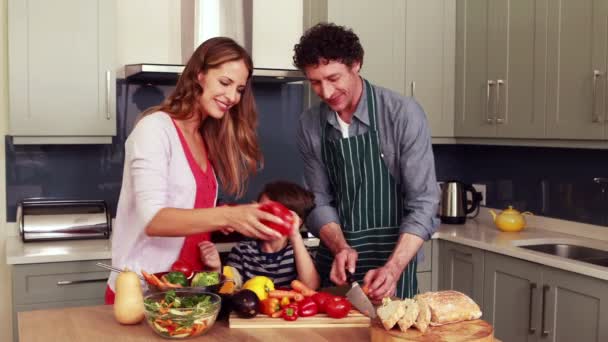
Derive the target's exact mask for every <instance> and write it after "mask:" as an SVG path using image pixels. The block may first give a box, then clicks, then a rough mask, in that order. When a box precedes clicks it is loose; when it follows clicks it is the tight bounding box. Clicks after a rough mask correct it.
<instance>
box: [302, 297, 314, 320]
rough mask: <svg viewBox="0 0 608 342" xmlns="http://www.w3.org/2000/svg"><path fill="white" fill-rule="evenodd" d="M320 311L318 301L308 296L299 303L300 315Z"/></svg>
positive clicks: (309, 314) (303, 315)
mask: <svg viewBox="0 0 608 342" xmlns="http://www.w3.org/2000/svg"><path fill="white" fill-rule="evenodd" d="M317 312H319V308H318V307H317V303H315V301H314V300H312V299H311V298H306V299H304V300H303V301H301V302H299V303H298V315H299V316H300V317H308V316H314V315H316V314H317Z"/></svg>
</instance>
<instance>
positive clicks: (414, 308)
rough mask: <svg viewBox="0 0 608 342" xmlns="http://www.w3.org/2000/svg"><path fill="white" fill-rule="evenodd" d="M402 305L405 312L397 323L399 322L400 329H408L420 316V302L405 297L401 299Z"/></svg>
mask: <svg viewBox="0 0 608 342" xmlns="http://www.w3.org/2000/svg"><path fill="white" fill-rule="evenodd" d="M401 305H402V306H403V310H404V311H405V312H404V314H403V316H401V318H399V321H397V323H398V324H399V329H401V331H406V330H407V329H409V328H410V327H411V326H412V324H414V322H415V321H416V319H417V318H418V303H416V302H415V301H414V300H413V299H404V300H402V301H401Z"/></svg>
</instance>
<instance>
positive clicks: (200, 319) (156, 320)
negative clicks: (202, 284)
mask: <svg viewBox="0 0 608 342" xmlns="http://www.w3.org/2000/svg"><path fill="white" fill-rule="evenodd" d="M218 306H219V303H218V302H215V303H214V301H213V297H212V296H211V295H208V294H200V295H188V296H184V295H182V296H179V295H178V294H177V293H176V292H175V290H169V291H167V292H166V293H165V296H164V298H163V297H159V298H147V299H145V300H144V307H145V309H146V313H147V315H146V316H147V320H148V323H149V324H150V326H151V327H152V328H153V329H154V330H155V331H156V332H157V333H159V334H161V335H163V336H165V337H170V338H183V337H191V336H197V335H200V334H202V333H203V332H204V331H206V330H207V329H208V328H209V327H210V326H211V325H212V324H213V321H214V320H215V315H213V313H214V312H217V309H218Z"/></svg>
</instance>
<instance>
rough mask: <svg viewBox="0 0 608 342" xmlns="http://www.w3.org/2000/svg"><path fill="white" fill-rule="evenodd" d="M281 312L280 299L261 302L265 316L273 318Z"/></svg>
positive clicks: (261, 310) (268, 299)
mask: <svg viewBox="0 0 608 342" xmlns="http://www.w3.org/2000/svg"><path fill="white" fill-rule="evenodd" d="M279 310H281V305H280V301H279V299H278V298H266V299H264V300H263V301H261V302H260V312H261V313H263V314H265V315H268V316H272V314H273V313H275V312H277V311H279Z"/></svg>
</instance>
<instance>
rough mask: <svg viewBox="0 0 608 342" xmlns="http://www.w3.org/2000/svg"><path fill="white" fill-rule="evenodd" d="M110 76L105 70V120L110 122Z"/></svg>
mask: <svg viewBox="0 0 608 342" xmlns="http://www.w3.org/2000/svg"><path fill="white" fill-rule="evenodd" d="M111 82H112V75H111V73H110V70H106V119H108V120H110V112H111V110H110V92H111V91H112V87H111Z"/></svg>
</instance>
